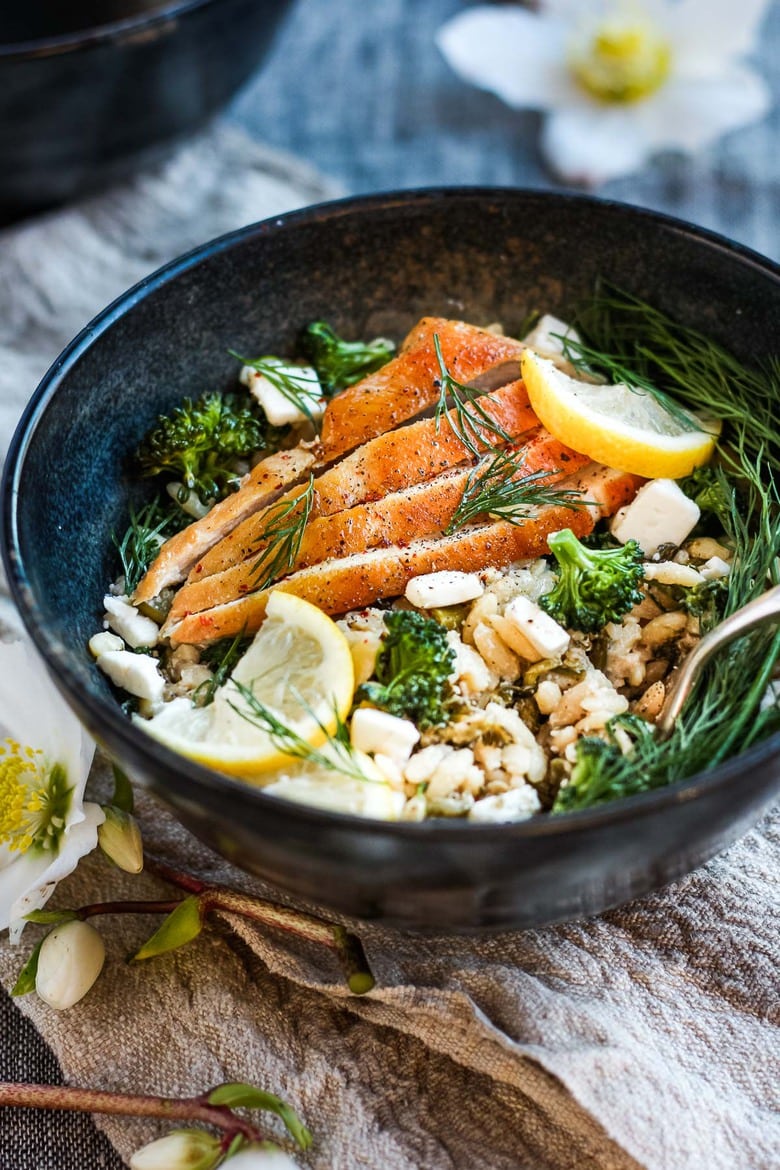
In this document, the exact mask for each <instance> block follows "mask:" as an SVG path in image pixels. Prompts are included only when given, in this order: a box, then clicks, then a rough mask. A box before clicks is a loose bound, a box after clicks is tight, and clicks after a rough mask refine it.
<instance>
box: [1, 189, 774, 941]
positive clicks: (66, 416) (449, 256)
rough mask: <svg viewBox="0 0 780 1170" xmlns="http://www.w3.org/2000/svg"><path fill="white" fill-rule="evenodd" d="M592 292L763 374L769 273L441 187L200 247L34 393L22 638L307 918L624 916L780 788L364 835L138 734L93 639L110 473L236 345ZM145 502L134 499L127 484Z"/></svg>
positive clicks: (12, 553) (547, 302)
mask: <svg viewBox="0 0 780 1170" xmlns="http://www.w3.org/2000/svg"><path fill="white" fill-rule="evenodd" d="M598 276H606V277H609V278H610V279H611V280H612V281H613V282H615V283H616V284H618V285H620V286H622V287H624V288H625V289H627V290H629V291H631V292H634V293H636V294H638V295H640V296H642V297H645V298H647V299H648V300H650V301H651V302H653V303H655V304H656V305H658V306H659V307H661V308H662V309H664V310H665V311H667V312H668V313H670V314H671V315H672V316H674V317H675V318H678V319H679V320H681V321H683V322H685V323H687V324H689V325H692V326H695V327H697V328H699V329H701V330H702V331H704V332H705V333H707V334H708V335H710V336H712V337H713V338H715V339H717V340H720V341H722V342H723V343H725V344H727V345H728V346H729V347H730V348H731V349H732V350H733V351H734V352H735V353H736V354H737V355H740V356H742V357H744V359H745V360H746V361H748V362H753V363H754V362H756V361H757V360H760V359H762V358H766V357H768V356H769V353H770V350H771V349H772V347H773V340H772V339H773V338H774V337H775V336H776V322H777V319H778V315H780V270H779V269H778V267H777V266H776V265H774V264H772V263H770V262H769V261H768V260H765V259H762V258H761V257H760V256H757V255H755V254H753V253H751V252H748V251H747V250H745V249H743V248H740V247H739V246H737V245H735V244H732V243H729V241H727V240H725V239H722V238H720V237H718V236H714V235H712V234H709V233H707V232H704V231H701V230H698V229H696V228H693V227H691V226H689V225H686V224H684V223H680V222H678V221H675V220H672V219H668V218H665V217H663V216H660V215H656V214H652V213H649V212H645V211H641V210H638V209H636V208H631V207H627V206H622V205H620V204H614V203H606V202H600V201H598V200H595V199H590V198H585V197H573V196H563V195H550V194H544V193H537V192H528V191H515V190H489V189H488V190H469V189H465V190H459V189H453V190H442V191H429V192H418V193H414V192H412V193H409V192H406V193H401V194H390V195H382V196H377V197H371V198H364V199H354V200H346V201H343V202H339V203H333V204H329V205H325V206H322V207H315V208H311V209H309V210H305V211H301V212H295V213H292V214H290V215H287V216H283V217H281V218H280V219H274V220H273V221H268V222H266V223H262V224H259V225H256V226H253V227H248V228H246V229H244V230H242V231H239V232H235V233H233V234H232V235H230V236H226V237H224V238H222V239H220V240H217V241H215V242H213V243H210V244H207V245H205V246H204V247H203V248H200V249H198V250H197V251H196V252H193V253H191V254H190V255H189V256H186V257H184V258H183V259H181V260H179V261H177V262H175V263H174V264H172V265H169V266H168V267H167V268H165V269H163V270H161V271H160V272H159V273H157V274H156V275H154V276H152V277H150V278H149V279H147V280H146V281H144V282H143V283H142V284H140V285H138V286H137V287H136V288H134V289H132V290H131V291H130V292H128V293H127V294H125V296H123V297H122V298H120V300H119V301H117V302H116V303H115V304H114V305H113V306H111V307H110V308H109V309H107V310H106V311H105V312H104V313H103V314H102V315H101V316H100V317H98V318H97V319H96V320H95V321H94V322H93V323H92V324H91V325H90V326H89V327H88V328H87V329H85V330H84V332H83V333H82V334H81V335H80V336H79V337H77V338H76V339H75V341H74V342H73V343H72V344H71V345H70V346H69V347H68V349H67V350H66V351H65V352H64V353H63V354H62V356H61V357H60V358H59V359H58V361H57V362H56V363H55V364H54V366H53V367H52V369H51V370H50V371H49V373H48V374H47V376H46V377H45V378H44V380H43V382H42V383H41V385H40V387H39V388H38V390H37V391H36V393H35V395H34V397H33V399H32V401H31V403H30V405H29V407H28V409H27V411H26V413H25V415H24V418H23V419H22V422H21V424H20V426H19V428H18V431H17V433H16V436H15V438H14V441H13V444H12V448H11V452H10V454H9V457H8V463H7V467H6V473H5V483H4V501H3V520H4V535H3V554H4V558H5V563H6V567H7V571H8V575H9V579H10V581H11V586H12V589H13V592H14V596H15V598H16V600H17V602H18V604H19V606H20V609H21V611H22V615H23V617H24V620H25V623H26V625H27V627H28V629H29V631H30V633H31V634H32V636H33V638H34V639H35V641H36V643H37V645H38V647H39V649H40V650H41V652H42V653H43V655H44V657H45V658H46V661H47V663H48V665H49V668H50V671H51V674H52V676H53V678H54V679H55V681H56V683H57V684H58V686H59V687H60V688H61V689H62V691H63V693H64V695H65V697H66V698H67V700H68V702H69V703H70V704H71V705H72V707H73V708H74V710H75V711H76V712H77V713H78V715H79V716H80V718H81V719H82V720H83V721H84V723H85V724H86V726H87V727H88V728H89V730H90V731H91V732H92V733H93V735H94V736H95V737H96V738H97V739H98V740H99V741H100V742H101V743H102V744H103V745H104V746H105V747H106V749H107V750H108V751H109V752H110V753H111V754H112V755H114V756H115V757H116V758H117V759H118V760H119V761H121V763H122V764H123V765H124V766H125V767H126V768H127V769H128V770H129V772H130V774H131V775H132V776H133V777H134V778H136V779H137V780H139V781H142V782H143V783H145V784H147V785H149V787H150V788H151V789H152V790H153V791H154V792H155V793H156V794H157V795H159V796H160V797H161V798H162V800H164V801H165V802H166V803H167V804H168V805H170V806H171V808H172V809H173V810H174V811H175V813H176V814H177V816H178V817H179V818H180V819H181V821H182V822H183V823H184V824H185V825H187V826H188V827H189V828H190V829H192V831H193V832H194V833H196V834H197V835H198V836H200V837H201V838H203V839H204V840H205V841H207V842H208V843H209V844H210V845H212V846H213V847H214V848H215V849H216V850H218V851H219V852H221V853H223V854H224V855H225V856H227V857H228V858H230V859H231V860H232V861H234V862H235V863H236V864H237V865H240V866H243V867H244V868H245V869H247V870H250V871H252V872H254V873H256V874H258V875H260V876H261V877H263V878H266V879H268V880H269V881H270V882H272V883H274V884H276V885H277V886H278V887H279V888H281V889H283V890H286V891H291V892H293V893H295V894H297V895H300V896H302V897H303V898H304V899H307V900H309V901H310V902H312V903H314V904H317V905H320V906H324V907H331V908H335V909H337V910H340V911H344V912H345V913H347V914H351V915H355V916H357V917H361V918H377V919H382V920H384V921H386V922H388V923H394V924H397V925H399V926H402V927H411V928H427V929H435V930H469V929H476V928H484V927H494V928H498V927H526V926H532V925H538V924H541V923H547V922H552V921H555V920H557V919H563V918H571V917H575V916H578V915H584V914H589V913H593V912H596V911H600V910H603V909H605V908H606V907H609V906H614V905H616V904H617V903H619V902H622V901H624V900H626V899H628V898H631V897H634V896H635V895H638V894H642V893H644V892H645V891H648V890H650V889H652V888H653V887H656V886H658V885H660V884H662V883H664V882H667V881H670V880H672V879H674V878H677V877H679V876H680V875H681V874H684V873H685V872H687V871H689V870H690V869H692V868H693V867H695V866H697V865H699V864H701V862H703V861H705V860H706V859H707V858H708V857H710V856H712V854H714V853H715V852H716V851H718V850H720V849H723V848H724V847H725V846H727V845H728V844H730V843H731V842H732V841H734V840H735V839H736V838H737V837H738V836H739V835H740V834H741V833H742V832H744V831H745V829H746V828H747V827H748V826H749V825H750V824H751V823H753V822H754V821H755V820H756V819H757V818H758V817H759V816H760V815H761V813H762V812H763V811H764V810H765V809H766V808H767V807H768V806H769V804H770V802H771V801H772V799H773V797H774V796H775V795H776V793H777V791H778V788H779V787H780V767H779V765H778V758H779V757H780V736H775V737H773V738H772V739H770V740H767V741H766V742H765V743H763V744H762V745H760V746H759V747H756V748H754V749H752V750H751V751H750V752H748V753H746V754H745V755H744V756H740V757H738V758H736V759H733V760H731V761H729V762H728V763H726V764H723V765H721V766H719V767H717V768H714V769H713V770H712V771H710V772H706V773H703V774H701V775H698V776H694V777H691V778H690V779H688V780H686V781H684V782H681V783H677V784H674V785H672V786H671V787H669V788H667V789H664V790H660V791H656V792H653V793H648V794H646V795H641V796H636V797H632V798H630V799H627V800H624V801H622V802H618V803H615V804H612V805H607V806H603V807H600V808H596V809H593V810H589V811H584V812H577V813H570V814H566V815H562V816H556V817H538V818H536V819H533V820H529V821H525V822H522V823H520V824H513V825H512V824H510V825H496V826H489V825H476V824H470V823H464V822H458V821H446V822H444V821H430V822H426V823H422V824H406V823H403V824H402V823H397V824H391V823H384V822H370V821H365V820H362V819H359V818H353V817H348V816H343V815H338V814H333V813H327V812H320V811H317V810H314V809H309V808H305V807H301V806H299V805H295V804H292V803H286V802H284V801H281V800H278V799H275V798H273V797H269V796H266V795H264V794H263V793H262V792H261V791H257V790H255V789H253V788H250V787H247V786H245V785H243V784H241V783H239V782H236V781H233V780H230V779H228V778H226V777H224V776H221V775H218V774H216V773H212V772H210V771H208V770H206V769H204V768H202V767H200V766H198V765H196V764H194V763H191V762H189V761H187V760H185V759H182V758H180V757H178V756H176V755H174V754H172V753H171V752H170V751H168V750H166V749H165V748H164V747H162V746H161V745H159V744H157V743H156V742H155V741H153V740H152V739H151V738H149V737H147V736H146V735H145V734H144V733H143V732H142V731H140V730H138V729H137V728H135V727H133V726H132V725H131V724H130V723H129V722H128V720H127V719H126V718H125V716H124V715H123V713H122V711H121V710H120V709H119V706H118V703H117V699H116V696H115V695H114V694H113V693H112V691H111V688H110V686H109V684H108V683H107V682H106V680H105V678H104V677H103V676H102V675H101V674H100V673H99V672H98V671H97V670H96V669H95V667H94V665H93V664H92V662H91V660H90V656H89V653H88V651H87V648H86V647H87V640H88V639H89V637H90V636H91V635H92V634H93V633H94V632H95V631H96V630H97V629H98V628H99V625H100V618H101V613H102V606H101V600H102V596H103V592H104V589H105V585H106V583H107V582H108V581H109V580H110V579H112V577H113V575H114V572H115V567H116V560H115V556H114V553H113V551H112V547H111V539H110V534H111V532H112V530H114V531H122V530H123V528H124V525H125V522H126V516H127V507H128V490H129V489H128V483H127V482H126V480H125V478H124V476H123V473H122V467H123V461H124V459H125V457H126V456H127V454H128V453H129V452H131V451H132V450H133V448H134V446H135V444H136V443H137V441H138V440H139V439H140V437H141V436H142V435H143V433H144V432H145V431H146V430H147V428H148V427H149V425H150V424H151V422H152V421H153V420H154V418H155V417H156V416H157V414H158V412H160V411H164V410H168V409H169V408H170V407H171V406H173V405H174V404H175V403H176V402H178V401H180V400H181V399H182V398H183V397H184V396H185V394H187V393H192V392H193V390H194V389H195V388H197V389H198V390H201V389H202V390H205V389H207V388H213V387H227V386H229V385H231V384H232V383H234V381H235V376H236V366H235V362H234V361H233V359H232V358H231V357H230V356H229V355H228V352H227V351H228V349H230V348H233V349H235V350H237V351H238V352H249V351H254V352H263V351H265V352H267V351H280V352H285V351H286V350H287V348H288V347H290V346H291V345H292V343H293V341H294V338H295V335H296V333H297V332H298V330H299V328H300V327H301V326H302V325H303V324H305V323H306V322H308V321H310V320H314V319H315V318H325V319H326V320H330V321H331V322H332V323H333V324H334V325H335V326H336V327H337V328H338V329H340V330H343V331H345V332H346V333H347V334H348V335H350V334H352V335H355V336H365V335H373V334H376V333H387V332H391V333H393V334H395V335H396V336H400V335H402V333H403V331H405V330H406V329H407V328H409V327H410V326H411V325H412V324H413V323H414V321H415V320H417V318H419V317H420V316H421V315H422V314H424V313H428V314H441V315H450V316H462V317H464V318H465V319H467V320H473V321H475V322H478V323H479V322H482V323H484V322H487V321H490V320H496V319H498V320H501V321H502V322H503V323H504V325H505V327H506V328H507V329H508V330H509V331H512V330H515V329H517V328H519V326H520V322H522V320H523V319H524V318H525V317H526V315H527V313H528V312H529V310H531V309H536V308H539V309H545V310H549V311H551V312H554V313H557V314H558V315H561V316H565V315H566V313H567V311H568V310H569V309H570V308H571V305H572V303H573V302H576V301H577V300H578V299H579V298H581V297H583V296H586V295H587V294H588V293H589V292H591V291H592V287H593V283H594V280H595V279H596V278H597V277H598ZM133 490H134V491H137V488H136V489H133Z"/></svg>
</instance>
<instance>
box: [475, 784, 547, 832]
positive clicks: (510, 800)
mask: <svg viewBox="0 0 780 1170" xmlns="http://www.w3.org/2000/svg"><path fill="white" fill-rule="evenodd" d="M540 808H541V804H540V803H539V796H538V793H537V792H536V790H535V789H534V788H532V787H531V785H530V784H523V785H521V786H520V787H519V788H510V789H509V791H508V792H502V793H501V794H500V795H499V796H485V797H483V798H482V800H478V801H477V802H476V803H475V804H474V806H473V807H472V809H471V810H470V812H469V814H468V819H469V820H470V821H480V822H481V823H482V824H501V823H503V822H506V821H525V820H528V818H529V817H532V816H533V815H534V813H537V812H539V809H540Z"/></svg>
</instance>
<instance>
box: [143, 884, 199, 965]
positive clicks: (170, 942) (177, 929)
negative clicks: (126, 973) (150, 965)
mask: <svg viewBox="0 0 780 1170" xmlns="http://www.w3.org/2000/svg"><path fill="white" fill-rule="evenodd" d="M202 929H203V921H202V919H201V913H200V898H199V897H198V896H197V895H196V894H192V895H191V896H190V897H189V898H185V899H184V900H183V901H182V902H180V903H179V905H178V906H177V907H176V909H175V910H172V911H171V913H170V914H169V915H168V917H167V918H166V919H165V921H164V922H163V924H162V926H160V927H158V929H157V930H156V931H155V932H154V934H153V935H152V937H151V938H150V939H148V940H147V942H145V943H144V945H143V946H142V947H141V948H140V950H138V951H136V953H135V954H134V955H131V957H130V962H133V963H137V962H140V961H141V960H142V959H153V958H154V957H155V955H164V954H165V953H166V951H175V950H176V948H177V947H183V946H184V945H185V943H188V942H192V940H193V939H194V938H197V937H198V935H199V934H200V932H201V930H202Z"/></svg>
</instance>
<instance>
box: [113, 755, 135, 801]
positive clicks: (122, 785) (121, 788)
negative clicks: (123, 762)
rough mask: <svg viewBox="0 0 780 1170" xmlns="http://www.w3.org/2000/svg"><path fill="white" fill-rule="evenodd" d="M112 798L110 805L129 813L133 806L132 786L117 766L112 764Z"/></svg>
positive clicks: (125, 774) (124, 773)
mask: <svg viewBox="0 0 780 1170" xmlns="http://www.w3.org/2000/svg"><path fill="white" fill-rule="evenodd" d="M112 767H113V772H114V796H113V799H112V801H111V803H112V804H113V805H114V806H115V808H118V809H121V811H122V812H126V813H131V812H132V811H133V806H134V803H135V801H134V797H133V786H132V784H131V783H130V779H129V777H128V776H127V773H126V772H123V771H122V769H121V768H120V767H119V765H118V764H113V765H112Z"/></svg>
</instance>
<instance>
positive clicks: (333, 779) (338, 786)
mask: <svg viewBox="0 0 780 1170" xmlns="http://www.w3.org/2000/svg"><path fill="white" fill-rule="evenodd" d="M323 751H324V752H326V753H327V748H323ZM351 763H352V765H353V766H354V767H357V768H359V769H360V772H361V773H362V777H363V778H362V779H360V778H358V777H356V776H355V777H353V776H345V775H342V774H340V773H338V772H334V771H331V770H330V769H329V768H325V767H318V766H317V765H314V764H308V763H307V764H301V765H299V766H298V767H297V768H293V769H288V768H285V769H284V773H283V774H281V775H279V778H278V779H275V780H274V781H273V782H272V783H271V784H267V785H265V787H264V788H263V791H264V792H266V793H268V794H270V795H271V796H280V797H283V798H284V799H285V800H293V801H297V802H298V803H300V804H307V805H310V806H312V807H314V808H323V809H328V810H329V811H330V812H340V813H350V814H351V815H352V816H356V817H372V818H373V819H374V820H379V821H397V820H398V818H399V816H400V815H401V809H402V808H403V806H404V803H405V800H404V795H403V793H401V792H397V791H396V790H395V789H393V788H391V786H390V785H389V784H388V783H387V781H386V780H385V779H384V778H383V777H382V775H381V773H380V772H379V769H378V768H377V767H376V765H375V764H374V761H373V760H372V759H371V757H370V756H366V755H364V754H363V753H362V752H356V751H353V752H352V756H351Z"/></svg>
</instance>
